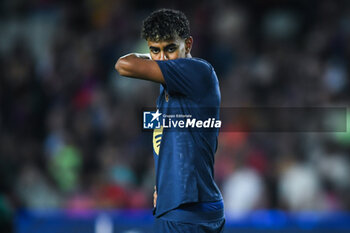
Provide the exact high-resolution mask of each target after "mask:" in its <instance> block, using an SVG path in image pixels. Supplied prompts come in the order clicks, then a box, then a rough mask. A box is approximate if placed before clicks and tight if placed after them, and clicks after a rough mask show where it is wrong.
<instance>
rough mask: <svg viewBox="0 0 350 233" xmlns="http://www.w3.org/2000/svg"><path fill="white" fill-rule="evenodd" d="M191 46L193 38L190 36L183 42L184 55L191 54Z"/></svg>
mask: <svg viewBox="0 0 350 233" xmlns="http://www.w3.org/2000/svg"><path fill="white" fill-rule="evenodd" d="M192 44H193V38H192V36H190V37H188V38H187V39H186V40H185V49H186V54H189V53H190V52H191V49H192Z"/></svg>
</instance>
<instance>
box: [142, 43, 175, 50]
mask: <svg viewBox="0 0 350 233" xmlns="http://www.w3.org/2000/svg"><path fill="white" fill-rule="evenodd" d="M170 47H177V45H176V44H175V43H171V44H168V45H167V46H165V47H164V49H165V50H166V49H169V48H170ZM149 48H150V49H160V48H159V47H154V46H149Z"/></svg>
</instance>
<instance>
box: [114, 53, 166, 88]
mask: <svg viewBox="0 0 350 233" xmlns="http://www.w3.org/2000/svg"><path fill="white" fill-rule="evenodd" d="M145 58H146V57H144V56H143V55H141V54H134V53H131V54H128V55H125V56H123V57H120V58H119V59H118V61H117V63H116V64H115V69H116V70H117V71H118V73H119V74H120V75H122V76H126V77H130V78H138V79H145V80H149V81H153V82H157V83H163V84H164V83H165V82H164V77H163V74H162V71H161V70H160V68H159V66H158V64H157V62H155V61H153V60H150V59H145Z"/></svg>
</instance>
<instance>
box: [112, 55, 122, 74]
mask: <svg viewBox="0 0 350 233" xmlns="http://www.w3.org/2000/svg"><path fill="white" fill-rule="evenodd" d="M123 60H124V59H123V58H122V57H121V58H119V59H118V61H117V63H115V66H114V68H115V69H116V71H118V73H119V74H120V75H122V76H123V75H125V64H124V63H125V61H123Z"/></svg>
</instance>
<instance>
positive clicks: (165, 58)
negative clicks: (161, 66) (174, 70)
mask: <svg viewBox="0 0 350 233" xmlns="http://www.w3.org/2000/svg"><path fill="white" fill-rule="evenodd" d="M160 60H161V61H164V60H168V57H167V56H166V54H165V53H164V52H163V51H162V52H161V53H160Z"/></svg>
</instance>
